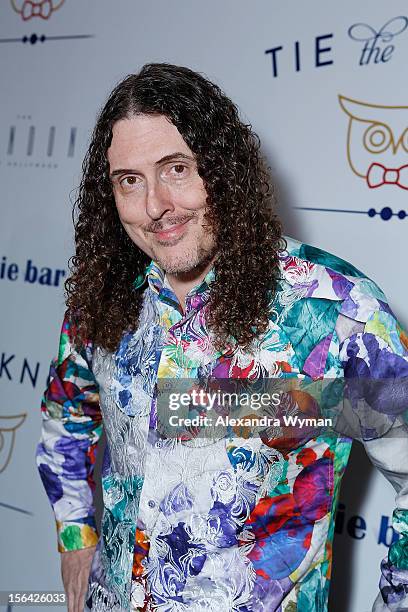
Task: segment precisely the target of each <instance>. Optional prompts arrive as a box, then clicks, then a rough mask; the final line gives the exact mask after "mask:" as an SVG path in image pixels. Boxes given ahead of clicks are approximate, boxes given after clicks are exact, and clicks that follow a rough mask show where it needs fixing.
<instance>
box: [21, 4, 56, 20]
mask: <svg viewBox="0 0 408 612" xmlns="http://www.w3.org/2000/svg"><path fill="white" fill-rule="evenodd" d="M51 13H52V4H51V0H43V1H42V2H40V3H39V4H34V2H30V0H26V1H25V2H24V4H23V8H22V9H21V15H22V17H23V19H24V21H27V19H31V17H41V18H42V19H48V17H49V16H50V15H51Z"/></svg>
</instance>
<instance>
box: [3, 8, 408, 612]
mask: <svg viewBox="0 0 408 612" xmlns="http://www.w3.org/2000/svg"><path fill="white" fill-rule="evenodd" d="M40 13H41V14H40ZM407 15H408V11H407V6H406V2H405V1H404V0H394V2H393V3H392V4H391V3H384V2H381V1H380V0H360V2H359V3H356V2H354V1H352V0H343V2H341V3H330V4H329V3H327V2H326V1H324V0H311V1H310V2H307V3H302V2H300V0H297V1H295V0H286V2H285V3H283V2H279V1H278V0H257V1H256V2H252V1H250V0H206V1H205V2H200V3H199V2H197V1H196V0H193V1H192V0H177V2H168V1H166V0H150V2H142V1H141V0H116V1H115V2H111V1H108V0H87V2H83V1H82V0H65V1H64V0H63V1H62V2H61V0H58V1H57V0H53V2H51V1H50V0H43V1H42V2H41V3H39V2H38V1H37V0H36V2H33V3H30V2H24V1H23V0H13V1H12V0H2V2H1V6H0V78H1V84H2V86H1V90H0V99H1V113H0V181H1V183H0V184H1V225H0V245H1V248H0V292H1V318H0V329H1V336H0V337H1V346H0V353H1V354H0V555H1V559H0V567H1V572H0V591H1V590H3V591H6V590H24V589H25V590H47V589H53V590H61V589H62V582H61V579H60V559H59V557H60V555H59V553H58V552H57V548H56V534H55V527H54V522H53V517H52V514H51V509H50V506H49V504H48V500H47V498H46V496H45V493H44V491H43V488H42V484H41V481H40V479H39V476H38V473H37V469H36V466H35V461H34V453H35V447H36V444H37V442H38V439H39V436H40V426H41V417H40V398H41V394H42V392H43V390H44V386H45V380H46V376H47V373H48V367H49V361H50V359H51V357H52V356H53V355H54V354H55V353H56V350H57V343H58V332H59V328H60V324H61V320H62V315H63V311H64V299H63V284H62V283H63V280H64V277H63V272H57V271H58V270H59V271H61V270H66V268H67V260H68V257H69V256H70V255H71V254H72V225H71V202H70V197H71V198H72V195H73V190H74V188H75V187H76V186H77V185H78V183H79V177H80V167H81V162H82V158H83V155H84V153H85V150H86V147H87V144H88V141H89V136H90V131H91V129H92V127H93V125H94V122H95V117H96V113H97V111H98V109H99V108H100V107H101V106H102V104H103V102H104V100H105V97H106V96H107V94H108V93H109V91H110V90H111V89H112V88H113V86H114V85H115V84H116V83H117V82H118V81H119V80H121V79H122V78H123V77H124V76H126V75H127V74H128V73H130V72H135V71H137V70H138V69H139V68H140V67H141V66H142V65H143V64H144V63H145V62H150V61H166V62H170V63H175V64H182V65H187V66H189V67H191V68H193V69H195V70H198V71H200V72H203V73H205V74H206V75H207V76H208V77H209V78H210V79H212V80H214V81H216V82H217V83H218V84H220V85H221V87H222V88H223V89H224V90H225V92H226V93H227V94H228V95H229V96H230V97H231V98H232V99H233V100H234V101H235V102H236V103H237V104H238V105H239V107H240V109H241V112H242V114H243V116H244V118H245V120H246V121H248V122H250V123H252V125H253V126H254V128H255V130H256V131H257V132H258V133H259V135H260V137H261V140H262V143H263V148H264V152H265V154H266V156H267V158H268V160H269V163H270V165H271V168H272V173H273V176H274V177H275V180H276V183H277V186H278V193H279V199H280V214H281V215H282V218H283V219H284V224H285V232H286V233H289V234H291V235H293V236H294V237H295V238H297V239H300V240H303V241H305V242H309V243H311V244H314V245H316V246H319V247H321V248H323V249H326V250H329V251H331V252H334V253H335V254H337V255H339V256H341V257H343V258H345V259H347V260H349V261H351V262H352V263H353V264H354V265H355V266H357V267H358V268H360V269H362V270H363V271H365V273H366V274H367V275H368V276H370V277H372V278H374V279H375V280H376V281H377V282H378V284H379V285H380V286H381V287H382V288H383V290H384V291H385V293H386V294H387V295H388V297H389V299H390V303H391V306H392V307H393V309H394V311H395V312H396V314H397V315H398V316H399V318H400V320H401V322H402V323H403V324H404V325H405V327H406V328H407V327H408V314H407V311H406V303H407V297H408V296H407V275H406V265H407V264H406V256H405V254H406V250H407V247H406V244H407V243H406V240H407V228H408V217H406V215H407V214H408V202H407V191H406V189H404V186H405V187H407V188H408V176H407V175H406V174H405V175H404V172H403V171H401V173H400V179H401V183H403V180H405V185H403V184H400V185H398V184H395V182H393V183H389V184H385V185H380V186H377V187H374V186H373V185H374V184H377V183H379V182H381V179H382V177H383V170H381V169H380V168H379V167H378V166H375V167H374V169H373V170H372V172H371V174H370V177H369V181H370V182H371V186H370V185H369V183H368V182H367V179H366V178H365V176H366V174H367V171H368V168H369V166H370V165H371V164H372V163H375V164H382V165H383V166H384V167H385V168H389V169H392V168H400V167H401V166H404V165H405V164H408V98H407V90H406V58H407V50H408V27H407V26H408V16H407ZM339 96H342V97H343V102H342V105H341V104H340V100H339ZM344 98H348V99H349V101H347V100H344ZM350 100H351V101H350ZM396 107H402V108H396ZM404 130H406V131H405V133H404ZM385 178H386V180H388V181H395V180H396V173H395V172H394V173H388V174H386V175H385ZM373 181H375V183H374V184H373ZM310 209H312V210H310ZM370 209H372V212H371V213H370V214H371V216H370V215H369V214H368V211H369V210H370ZM381 211H382V215H381V214H380V213H381ZM398 213H399V216H398ZM13 264H14V265H13ZM361 482H363V486H362V484H361ZM341 503H342V504H343V506H341V514H340V513H339V515H338V518H339V523H338V525H339V531H342V533H341V534H340V533H339V534H338V535H337V536H336V540H335V561H334V568H335V569H334V583H333V586H332V594H331V604H330V610H336V611H338V612H366V611H367V610H368V609H369V604H370V602H372V601H373V599H374V597H375V594H376V591H377V583H378V578H379V563H380V560H381V558H382V557H383V556H384V555H385V554H386V552H387V547H386V544H387V543H388V544H389V543H390V538H391V537H392V532H391V530H388V531H387V529H386V527H387V520H388V518H387V517H390V516H391V514H392V510H393V504H394V493H393V490H392V488H391V486H390V485H389V484H388V483H387V482H386V481H385V480H384V479H383V477H382V476H380V475H379V474H377V473H376V472H375V471H374V470H373V469H371V467H370V466H369V464H368V463H367V460H366V458H365V456H364V454H363V453H362V452H361V450H360V449H357V451H355V452H354V453H353V457H352V461H351V464H350V466H349V468H348V472H347V474H346V480H345V483H344V485H343V489H342V492H341ZM356 516H357V517H361V518H357V519H356V518H353V517H356ZM384 517H385V518H384ZM381 522H382V525H383V536H384V534H385V536H386V537H383V540H385V543H381V542H380V543H379V536H380V525H381ZM364 526H365V527H364ZM362 527H363V528H362ZM387 538H388V539H387ZM0 609H1V610H3V609H4V610H5V609H6V608H5V607H4V606H3V607H1V606H0ZM31 609H32V610H34V609H36V608H34V607H32V608H31ZM38 609H39V610H40V608H38ZM55 609H56V610H58V609H61V608H55Z"/></svg>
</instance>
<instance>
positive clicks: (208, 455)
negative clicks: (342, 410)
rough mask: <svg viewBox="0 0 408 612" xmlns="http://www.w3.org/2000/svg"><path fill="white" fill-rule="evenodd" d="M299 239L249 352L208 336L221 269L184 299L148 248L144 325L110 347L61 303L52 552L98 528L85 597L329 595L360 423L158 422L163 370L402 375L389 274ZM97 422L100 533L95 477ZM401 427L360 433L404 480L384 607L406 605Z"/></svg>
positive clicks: (51, 422) (137, 600)
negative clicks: (64, 312)
mask: <svg viewBox="0 0 408 612" xmlns="http://www.w3.org/2000/svg"><path fill="white" fill-rule="evenodd" d="M287 242H288V246H287V250H285V251H282V252H280V281H279V285H278V291H277V293H276V295H275V298H274V300H273V301H272V302H271V307H270V324H269V329H268V330H267V331H266V333H264V334H263V335H262V336H261V337H260V338H259V339H258V340H257V341H256V342H255V345H254V346H255V351H254V352H253V354H249V353H245V352H244V351H242V350H231V349H228V350H226V351H224V352H217V351H215V350H214V348H213V346H212V343H211V333H209V330H208V328H207V325H206V310H207V303H208V298H209V294H210V290H211V282H212V281H213V280H214V271H213V270H210V271H209V272H208V274H207V275H206V277H205V278H204V280H203V281H202V282H201V283H200V284H199V285H198V286H196V287H195V288H194V289H193V290H192V291H190V292H189V294H188V295H187V297H186V304H185V311H184V312H183V309H182V308H181V307H180V304H179V302H178V300H177V298H176V296H175V294H174V293H173V291H172V290H171V288H170V286H169V285H168V283H167V282H166V279H165V275H164V273H163V271H162V270H161V269H160V268H159V267H158V266H157V265H156V264H155V263H154V262H151V264H150V265H149V267H148V270H147V272H146V276H145V278H144V282H142V283H141V287H140V290H142V291H144V303H143V309H142V313H141V317H140V322H139V326H138V329H137V330H136V331H135V332H134V333H126V334H124V335H123V337H122V340H121V344H120V347H119V349H118V350H117V351H116V352H115V353H107V352H105V351H103V350H102V349H100V347H93V346H92V345H91V344H89V345H87V346H86V347H85V348H84V349H83V350H82V351H81V352H77V351H76V350H75V349H74V347H73V343H72V329H71V327H70V323H69V321H68V319H67V318H65V320H64V322H63V326H62V332H61V339H60V348H59V354H58V357H57V358H56V359H55V360H54V361H53V362H52V365H51V370H50V377H49V383H48V387H47V390H46V391H45V394H44V397H43V402H42V416H43V429H42V437H41V441H40V442H39V444H38V448H37V464H38V468H39V471H40V475H41V478H42V481H43V484H44V486H45V489H46V491H47V494H48V497H49V499H50V502H51V504H52V507H53V510H54V513H55V517H56V525H57V534H58V550H59V551H60V552H64V551H71V550H77V549H81V548H84V547H89V546H92V545H95V544H97V547H96V550H95V554H94V557H93V562H92V568H91V572H90V576H89V584H88V592H87V596H86V602H87V607H86V609H91V610H97V611H107V610H124V611H128V610H161V611H163V612H170V611H172V612H173V611H174V612H175V611H177V612H184V611H190V612H198V611H203V612H204V611H208V610H210V611H211V610H214V611H217V612H230V611H234V612H249V611H251V612H258V611H268V612H272V611H278V612H295V611H300V612H306V611H307V612H309V611H310V612H324V611H326V610H327V601H328V590H329V583H330V572H331V565H332V542H333V535H334V518H335V511H336V506H337V502H338V495H339V488H340V482H341V478H342V475H343V473H344V470H345V468H346V465H347V461H348V457H349V453H350V449H351V443H352V440H351V438H348V437H345V436H343V437H342V436H328V435H327V436H326V435H324V434H322V435H318V436H316V437H313V438H311V439H308V440H307V441H306V442H304V443H302V444H301V445H298V446H297V447H296V445H295V447H294V448H292V449H289V450H288V449H286V450H285V449H279V448H276V447H274V446H273V445H268V443H267V442H265V441H262V440H261V439H260V438H259V437H257V438H244V437H243V438H239V437H233V438H224V439H221V440H220V439H218V440H212V441H211V440H205V439H195V440H194V439H193V440H190V441H180V440H177V439H163V438H162V437H161V436H159V434H158V430H157V411H156V400H157V395H156V391H157V381H158V379H162V378H172V379H175V378H180V379H181V378H194V377H198V376H203V375H206V374H208V373H211V374H212V375H213V376H218V377H220V378H227V377H230V378H254V377H255V378H256V377H280V376H283V375H284V374H285V375H287V374H288V373H292V374H293V375H295V376H296V375H299V376H302V375H307V376H310V377H312V378H313V379H315V380H317V379H319V378H322V377H332V378H333V377H334V378H336V377H338V378H340V377H345V378H347V377H359V376H360V377H364V376H366V377H367V376H368V377H372V378H382V377H383V378H388V377H390V378H399V377H403V376H407V374H408V339H407V336H406V335H405V334H404V332H403V330H402V329H401V327H400V325H399V324H398V322H397V321H396V319H395V317H394V315H393V314H392V312H391V310H390V308H389V306H388V304H387V300H386V298H385V296H384V294H383V293H382V291H381V290H380V289H379V288H378V287H377V285H376V284H375V283H374V282H373V281H371V280H369V279H368V278H366V277H365V276H364V275H363V274H362V273H361V272H359V271H358V270H356V269H355V268H354V267H353V266H352V265H350V264H349V263H347V262H345V261H343V260H341V259H339V258H337V257H335V256H333V255H331V254H329V253H327V252H324V251H322V250H320V249H317V248H314V247H311V246H309V245H306V244H302V243H299V242H297V241H295V240H292V239H290V238H288V239H287ZM226 316H228V313H226ZM405 399H406V401H405ZM405 399H404V398H403V401H405V406H408V398H405ZM386 408H387V407H386V406H385V407H384V410H385V411H386ZM102 427H104V429H105V432H106V437H107V446H106V451H105V455H104V458H103V467H102V489H103V500H104V512H103V518H102V525H101V534H100V537H99V536H98V533H97V530H96V525H95V518H94V506H93V496H92V493H93V489H94V486H95V483H94V480H93V467H94V463H95V456H96V449H97V443H98V439H99V438H100V436H101V433H102ZM392 430H393V431H395V430H396V431H397V435H396V436H392V437H391V439H390V438H389V437H388V436H385V437H384V438H374V439H371V440H369V439H368V440H367V441H365V442H364V444H365V448H366V451H367V453H368V455H369V457H370V459H371V460H372V462H373V463H374V464H375V465H376V467H378V468H379V469H380V470H381V471H382V472H383V473H384V475H385V476H386V477H387V478H388V480H389V481H390V482H391V483H392V484H393V486H394V488H395V490H396V508H395V510H394V512H393V527H394V529H395V530H396V531H397V532H399V534H400V538H399V540H398V541H396V542H395V543H394V544H393V545H392V546H391V547H390V549H389V552H388V555H387V557H386V558H385V559H384V560H383V561H382V563H381V574H380V592H379V594H378V597H377V599H376V601H375V603H374V605H373V610H374V611H375V612H379V611H385V610H402V609H407V608H406V606H408V436H407V424H406V422H404V416H403V415H401V414H399V415H397V417H396V418H395V420H394V423H393V427H392Z"/></svg>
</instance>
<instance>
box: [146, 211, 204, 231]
mask: <svg viewBox="0 0 408 612" xmlns="http://www.w3.org/2000/svg"><path fill="white" fill-rule="evenodd" d="M196 217H197V215H196V214H189V215H183V216H181V215H179V216H177V217H167V218H166V219H161V220H160V221H153V222H152V223H149V225H146V226H145V227H144V231H145V232H153V233H154V232H162V231H165V230H167V229H169V228H170V227H172V226H173V225H180V224H181V223H185V222H186V221H189V220H190V219H194V218H196Z"/></svg>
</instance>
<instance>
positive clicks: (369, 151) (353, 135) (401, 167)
mask: <svg viewBox="0 0 408 612" xmlns="http://www.w3.org/2000/svg"><path fill="white" fill-rule="evenodd" d="M339 102H340V106H341V108H342V109H343V111H344V112H345V113H346V114H347V115H348V117H349V124H348V132H347V159H348V162H349V165H350V168H351V169H352V171H353V172H354V174H356V175H357V176H359V177H360V178H363V179H364V180H365V181H366V183H367V185H368V187H369V188H370V189H376V188H378V187H383V186H384V185H392V186H394V187H398V188H401V189H408V106H380V105H378V104H368V103H366V102H361V101H359V100H353V99H352V98H346V97H345V96H341V95H339Z"/></svg>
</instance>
